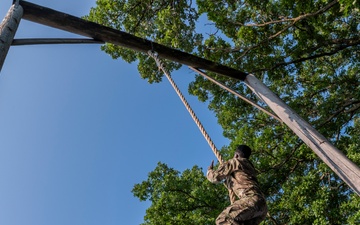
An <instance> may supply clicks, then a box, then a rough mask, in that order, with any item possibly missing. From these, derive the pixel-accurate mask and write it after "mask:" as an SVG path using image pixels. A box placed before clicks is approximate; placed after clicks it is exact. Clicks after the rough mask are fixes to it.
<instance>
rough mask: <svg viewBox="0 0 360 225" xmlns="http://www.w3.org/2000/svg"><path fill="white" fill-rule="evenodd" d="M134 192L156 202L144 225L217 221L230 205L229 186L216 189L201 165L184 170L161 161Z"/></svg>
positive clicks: (141, 197)
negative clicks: (204, 173)
mask: <svg viewBox="0 0 360 225" xmlns="http://www.w3.org/2000/svg"><path fill="white" fill-rule="evenodd" d="M132 192H133V194H134V195H135V196H136V197H138V198H139V199H140V200H142V201H145V200H150V201H151V202H152V205H151V206H150V207H149V208H148V209H147V211H146V216H145V223H144V224H154V225H155V224H183V225H187V224H213V223H214V219H215V218H216V216H217V214H218V213H219V212H220V211H221V210H222V207H225V204H226V199H224V197H223V196H226V194H225V188H223V189H219V188H215V185H213V184H211V183H210V182H208V181H207V180H206V178H205V176H204V175H203V172H202V170H201V169H200V168H198V167H197V166H194V167H193V168H192V169H188V170H185V171H184V172H182V173H180V172H179V171H176V170H174V169H172V168H169V167H168V166H167V165H166V164H163V163H158V165H157V167H156V168H155V170H154V171H152V172H150V173H149V176H148V179H147V180H146V181H143V182H142V183H140V184H136V185H135V186H134V188H133V190H132ZM214 197H218V199H214Z"/></svg>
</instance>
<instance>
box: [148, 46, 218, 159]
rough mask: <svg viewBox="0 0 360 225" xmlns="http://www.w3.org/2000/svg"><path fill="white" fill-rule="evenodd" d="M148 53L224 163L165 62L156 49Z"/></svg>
mask: <svg viewBox="0 0 360 225" xmlns="http://www.w3.org/2000/svg"><path fill="white" fill-rule="evenodd" d="M148 55H149V56H151V57H152V58H153V59H154V60H155V62H156V65H157V66H158V68H159V69H161V70H162V71H163V73H164V74H165V75H166V78H167V79H168V80H169V82H170V84H171V86H172V87H173V88H174V90H175V91H176V93H177V94H178V96H179V98H180V99H181V101H182V102H183V104H184V106H185V107H186V109H187V110H188V111H189V113H190V115H191V117H192V118H193V120H194V121H195V123H196V125H197V126H198V128H199V130H200V132H201V133H202V134H203V136H204V138H205V140H206V141H207V143H208V144H209V146H210V148H211V150H212V151H213V153H214V154H215V156H216V158H217V160H218V161H219V163H220V164H222V163H223V158H222V156H221V155H220V152H219V150H218V149H217V148H216V146H215V144H214V142H213V141H212V140H211V138H210V136H209V134H208V133H207V132H206V130H205V128H204V126H203V125H202V124H201V122H200V120H199V119H198V117H197V116H196V115H195V112H194V111H193V110H192V108H191V106H190V105H189V103H188V102H187V101H186V99H185V97H184V95H183V94H182V93H181V91H180V89H179V88H178V86H177V85H176V84H175V82H174V80H173V79H172V78H171V75H170V73H169V72H168V71H167V69H166V68H165V66H164V64H163V63H162V61H161V60H160V58H159V55H158V54H157V53H156V52H154V51H148Z"/></svg>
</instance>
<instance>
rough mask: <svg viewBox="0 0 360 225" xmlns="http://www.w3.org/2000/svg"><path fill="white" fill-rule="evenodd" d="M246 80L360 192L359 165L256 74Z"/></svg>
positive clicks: (254, 90) (326, 161)
mask: <svg viewBox="0 0 360 225" xmlns="http://www.w3.org/2000/svg"><path fill="white" fill-rule="evenodd" d="M245 83H246V84H247V86H248V87H249V88H250V89H251V90H252V91H253V92H254V93H255V94H256V95H257V96H258V97H259V98H260V99H261V100H263V101H264V102H265V103H266V104H267V105H268V106H269V107H270V108H271V109H272V110H273V111H274V112H275V113H276V114H277V116H278V117H279V118H280V119H281V120H282V121H283V122H284V123H285V124H286V125H287V126H288V127H289V128H290V129H291V130H292V131H293V132H294V133H295V134H296V135H297V136H299V137H300V138H301V140H303V141H304V143H305V144H306V145H307V146H309V147H310V148H311V149H312V150H313V151H314V152H315V153H316V154H317V155H318V156H319V157H320V159H321V160H323V161H324V162H325V163H326V164H327V165H328V166H329V167H330V168H331V169H332V170H333V171H334V172H335V173H336V174H337V175H338V176H339V177H340V178H341V179H342V180H343V181H344V182H345V183H347V185H349V187H350V188H351V189H353V190H354V191H355V192H356V193H357V194H358V195H360V168H359V167H358V166H357V165H356V164H355V163H353V162H352V161H351V160H349V159H348V158H347V157H346V156H345V155H344V154H343V153H342V152H341V151H340V150H339V149H337V148H336V147H335V146H333V145H332V144H331V143H330V142H329V141H328V140H327V139H326V138H325V137H324V136H322V135H321V134H320V133H319V132H318V131H317V130H315V129H314V128H313V127H312V126H311V125H310V124H309V123H307V122H306V121H305V120H304V119H303V118H301V117H300V116H299V115H298V114H297V113H296V112H294V111H293V110H292V109H291V108H290V107H289V106H287V105H286V104H285V103H284V102H283V101H282V100H281V99H280V98H279V97H278V96H277V95H275V94H274V93H273V92H272V91H271V90H270V89H269V88H267V87H266V86H265V85H264V84H263V83H262V82H261V81H259V80H258V79H257V78H256V77H255V76H254V75H252V74H249V75H248V76H247V77H246V79H245Z"/></svg>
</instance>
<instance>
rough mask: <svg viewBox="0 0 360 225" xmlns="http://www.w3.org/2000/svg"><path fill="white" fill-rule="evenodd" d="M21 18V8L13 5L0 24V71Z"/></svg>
mask: <svg viewBox="0 0 360 225" xmlns="http://www.w3.org/2000/svg"><path fill="white" fill-rule="evenodd" d="M22 16H23V8H22V7H21V6H20V5H19V4H18V3H17V4H16V3H15V4H13V5H12V6H11V8H10V9H9V11H8V13H7V14H6V16H5V18H4V20H3V21H2V22H1V24H0V71H1V69H2V66H3V64H4V61H5V58H6V55H7V53H8V51H9V48H10V46H11V43H12V41H13V39H14V36H15V33H16V30H17V28H18V26H19V24H20V20H21V17H22Z"/></svg>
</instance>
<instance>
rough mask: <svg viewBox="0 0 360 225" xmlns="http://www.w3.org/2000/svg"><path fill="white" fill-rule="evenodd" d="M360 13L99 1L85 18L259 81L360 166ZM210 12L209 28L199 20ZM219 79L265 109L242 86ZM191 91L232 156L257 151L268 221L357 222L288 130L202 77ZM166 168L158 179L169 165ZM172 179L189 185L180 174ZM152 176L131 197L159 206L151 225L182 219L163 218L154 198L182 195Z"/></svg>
mask: <svg viewBox="0 0 360 225" xmlns="http://www.w3.org/2000/svg"><path fill="white" fill-rule="evenodd" d="M359 8H360V3H359V1H352V0H351V1H349V0H341V1H340V0H339V1H337V0H334V1H331V0H330V1H329V0H305V1H295V0H278V1H271V0H261V1H260V0H251V1H250V0H241V1H230V0H228V1H219V0H211V1H210V0H197V1H196V4H195V3H194V2H192V1H191V0H189V1H187V0H178V1H167V0H128V1H120V0H116V1H109V0H98V1H97V6H96V7H95V8H93V9H92V10H91V11H90V13H89V15H88V16H87V17H86V18H87V19H89V20H92V21H95V22H97V23H101V24H104V25H107V26H111V27H114V28H116V29H120V30H123V31H126V32H129V33H132V34H135V35H137V36H139V37H143V38H148V39H151V40H153V41H156V42H158V43H161V44H164V45H167V46H170V47H173V48H177V49H180V50H183V51H186V52H189V53H192V54H196V55H199V56H200V57H204V58H207V59H210V60H212V61H215V62H219V63H221V64H224V65H228V66H230V67H233V68H236V69H238V70H241V71H246V72H249V73H253V74H255V75H256V76H257V77H258V78H259V79H261V80H263V82H264V83H265V84H266V85H267V86H268V87H269V88H270V89H271V90H273V91H274V92H275V93H277V94H278V95H279V96H280V97H281V98H282V99H283V100H284V101H285V102H286V103H287V104H288V105H290V107H291V108H293V109H294V110H295V111H297V112H298V113H299V114H300V115H301V116H302V117H303V118H305V119H306V120H308V121H309V122H310V123H311V124H312V125H313V126H314V127H315V128H316V129H317V130H318V131H319V132H320V133H322V134H323V135H324V136H325V137H327V138H328V139H329V140H330V141H331V142H332V143H333V144H334V145H335V146H337V147H338V148H339V149H341V150H343V151H344V153H345V154H346V155H347V157H349V158H350V159H351V160H352V161H354V162H355V163H356V164H358V165H359V164H360V150H359V149H360V148H359V147H360V146H359V145H360V139H359V137H360V119H359V114H360V113H359V112H360V75H359V70H360V64H359V59H360V32H359V30H360V27H359V24H360V23H359V22H360V11H359ZM139 15H140V16H139ZM202 15H205V16H206V17H207V20H208V21H207V22H206V24H204V23H201V22H199V21H200V19H199V18H201V17H200V16H202ZM208 24H210V25H208ZM205 25H208V26H212V27H213V29H212V30H213V33H210V34H207V33H202V32H201V31H202V30H203V29H200V27H201V26H205ZM199 26H200V27H199ZM102 49H103V50H104V51H105V52H107V53H108V54H110V55H111V56H112V57H113V58H119V57H121V58H122V59H124V60H126V61H128V62H133V61H135V60H137V61H138V68H139V72H140V74H141V75H142V77H143V78H144V79H147V80H148V81H149V82H150V83H152V82H160V81H161V78H162V74H161V73H160V72H159V71H158V70H157V68H156V65H155V63H154V62H153V61H152V60H151V59H148V57H147V56H146V55H144V54H142V53H137V52H133V51H130V50H127V49H124V48H122V47H118V46H114V45H110V44H106V45H104V46H103V47H102ZM166 65H167V67H168V69H169V70H175V69H178V68H179V67H180V65H178V64H176V63H173V62H167V63H166ZM211 75H212V76H213V77H214V78H216V79H218V80H220V81H221V82H223V83H225V84H226V85H228V86H229V87H231V88H232V89H235V90H237V91H238V92H240V93H242V94H244V95H246V96H247V97H249V98H251V99H252V100H254V101H257V102H259V104H262V103H261V102H260V101H259V100H258V99H256V97H255V96H254V94H253V93H251V92H250V91H249V90H248V89H247V88H246V86H245V85H244V84H243V83H242V82H240V81H238V80H234V79H229V78H227V77H223V76H219V75H216V74H211ZM189 92H190V93H191V94H193V95H195V96H197V97H198V98H199V100H201V101H206V102H208V104H209V109H210V110H213V111H214V112H215V113H216V116H217V118H218V122H219V124H220V125H221V126H222V127H223V129H224V136H225V137H227V138H229V139H230V140H231V141H232V142H231V144H230V146H225V147H223V148H222V154H223V155H224V156H225V158H226V157H228V156H229V155H231V153H232V151H231V149H233V148H234V146H235V145H237V144H240V143H248V144H249V145H250V146H251V147H253V149H254V150H255V152H254V153H253V160H254V161H255V165H256V167H257V170H258V171H259V180H260V183H261V184H262V188H263V190H264V191H265V194H266V195H267V196H268V197H267V201H268V204H269V208H270V213H269V216H268V218H267V222H266V223H270V221H271V223H273V224H356V223H359V221H360V212H359V204H360V197H359V196H357V195H356V194H354V193H353V192H352V191H351V190H350V189H349V188H348V187H347V186H346V185H345V184H344V182H342V181H341V180H340V179H339V178H338V177H337V176H336V175H335V174H334V173H333V172H332V171H331V170H330V169H329V168H328V167H327V166H326V165H325V164H324V163H323V162H321V160H319V159H318V158H317V157H316V155H315V154H313V153H312V151H311V150H310V149H309V148H308V147H307V146H306V145H304V144H303V143H302V142H301V141H300V140H299V138H298V137H296V136H295V135H294V134H293V133H292V132H291V131H290V130H289V129H288V128H286V127H285V126H283V125H282V124H280V123H278V122H277V121H276V120H273V119H271V118H269V117H267V115H265V114H263V113H262V112H259V111H257V110H256V109H254V108H252V107H251V106H249V105H247V104H246V103H244V102H242V101H241V100H239V99H237V98H236V97H234V96H232V95H231V94H229V93H227V92H226V91H224V90H222V89H220V88H219V87H217V86H216V85H214V84H212V83H211V82H209V81H207V80H205V79H204V78H203V77H201V76H197V77H196V79H195V81H194V82H192V83H191V84H190V85H189ZM265 107H266V106H265ZM159 166H160V165H159ZM159 166H158V167H157V168H156V169H155V170H154V172H156V171H157V170H159V169H161V168H163V167H161V166H160V167H159ZM184 173H194V174H193V175H191V176H190V175H189V178H187V179H194V181H196V180H198V181H201V178H200V177H198V176H196V174H198V173H199V171H197V170H196V169H194V168H193V169H192V170H187V171H185V172H184ZM156 174H157V175H156ZM151 176H152V177H151ZM173 176H174V177H173V178H174V180H176V182H179V183H178V184H176V185H181V182H183V181H182V179H183V177H182V175H180V173H178V172H176V173H175V174H173ZM175 178H176V179H175ZM149 179H151V182H150V181H149V180H148V181H145V183H146V185H147V186H146V185H144V183H142V184H139V185H135V188H134V190H133V192H134V194H135V196H137V197H139V198H140V199H142V200H144V199H149V200H150V201H152V205H151V207H150V208H149V210H148V211H147V215H146V218H145V222H146V223H145V224H161V223H160V222H159V221H172V220H173V219H174V218H175V217H177V216H179V217H180V218H182V217H181V216H180V215H182V214H181V210H178V208H176V207H170V208H167V209H168V210H169V212H168V214H166V216H165V215H164V214H162V215H164V216H163V217H159V216H158V214H156V206H157V205H158V204H160V202H159V201H163V200H162V198H161V197H159V198H154V197H151V198H150V197H149V196H152V195H153V194H156V195H159V193H162V195H171V196H174V198H175V197H176V196H178V194H179V193H176V192H174V191H173V190H172V189H166V188H163V187H165V186H166V185H167V183H166V182H167V181H168V182H170V180H168V179H165V177H164V176H162V175H160V174H158V173H150V175H149ZM202 179H203V178H202ZM164 182H165V183H164ZM171 182H172V181H171ZM159 184H162V186H159ZM165 184H166V185H165ZM204 185H205V184H204ZM141 187H142V188H141ZM145 187H146V188H145ZM155 187H156V188H158V189H156V188H155ZM189 188H190V189H189V191H190V190H191V188H195V187H189ZM218 188H221V187H218ZM154 191H155V192H154ZM140 193H142V195H140ZM145 193H146V194H145ZM165 193H166V194H165ZM211 193H213V192H211ZM217 193H220V192H217ZM309 193H311V194H309ZM213 194H214V195H209V196H207V197H208V198H209V197H211V199H212V200H213V201H215V200H216V199H217V198H218V197H219V195H216V194H215V193H213ZM223 195H224V196H223V197H221V199H222V200H223V199H224V198H226V193H223ZM179 196H180V195H179ZM201 201H204V199H202V198H201V197H199V202H201ZM185 203H186V201H181V204H185ZM219 204H221V203H219ZM182 209H183V208H182ZM214 210H221V209H218V208H217V209H214ZM195 211H196V210H195V209H194V214H193V215H194V217H192V218H199V219H201V218H208V217H207V216H208V214H206V213H205V211H201V210H199V211H196V212H195ZM218 212H219V211H217V213H218ZM170 214H171V215H170ZM169 215H170V216H169ZM211 215H213V214H211ZM186 218H187V217H186ZM214 218H215V217H214ZM194 221H195V220H194ZM204 221H205V220H202V221H201V222H203V223H195V224H206V222H204ZM206 221H208V220H206ZM186 222H189V221H186V220H185V219H184V220H179V221H178V222H176V223H174V224H189V223H186ZM169 223H170V222H169ZM190 224H191V223H190ZM193 224H194V223H193Z"/></svg>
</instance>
